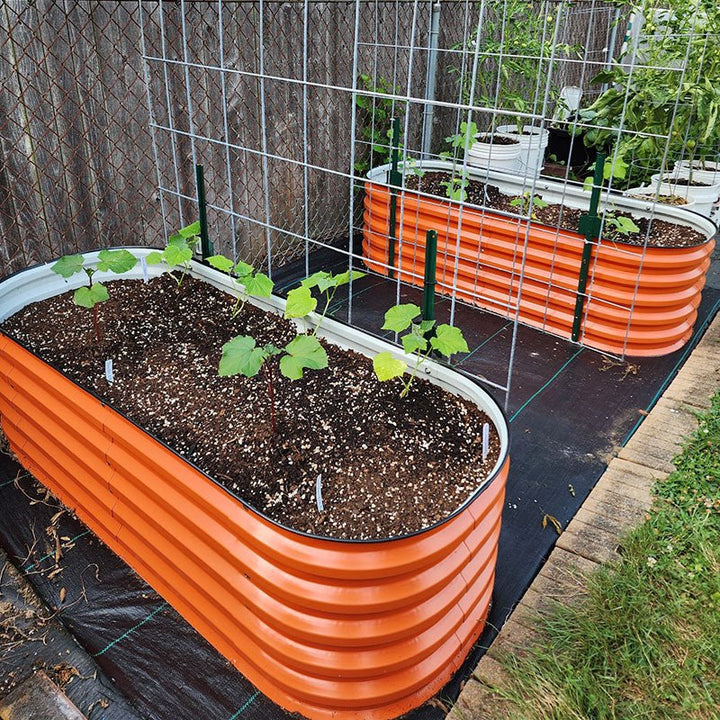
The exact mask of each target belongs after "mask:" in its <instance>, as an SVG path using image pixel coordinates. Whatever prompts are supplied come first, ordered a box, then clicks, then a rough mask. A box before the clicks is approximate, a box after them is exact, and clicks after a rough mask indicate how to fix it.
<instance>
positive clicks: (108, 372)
mask: <svg viewBox="0 0 720 720" xmlns="http://www.w3.org/2000/svg"><path fill="white" fill-rule="evenodd" d="M105 379H106V380H107V381H108V382H109V383H111V384H112V382H113V380H114V379H115V378H114V377H113V366H112V358H108V359H107V360H106V361H105Z"/></svg>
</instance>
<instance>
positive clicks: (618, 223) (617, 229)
mask: <svg viewBox="0 0 720 720" xmlns="http://www.w3.org/2000/svg"><path fill="white" fill-rule="evenodd" d="M638 232H640V228H639V227H638V226H637V225H636V224H635V222H634V221H633V220H632V218H629V217H627V216H625V215H618V214H617V213H616V212H615V211H614V210H606V211H605V232H604V235H605V237H606V238H607V239H608V240H622V239H623V238H625V237H627V236H628V235H631V234H632V233H638Z"/></svg>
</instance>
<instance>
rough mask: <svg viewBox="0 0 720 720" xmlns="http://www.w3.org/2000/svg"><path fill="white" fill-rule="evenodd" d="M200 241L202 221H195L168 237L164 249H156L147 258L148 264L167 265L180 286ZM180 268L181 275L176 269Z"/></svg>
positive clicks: (171, 275) (169, 273) (169, 272)
mask: <svg viewBox="0 0 720 720" xmlns="http://www.w3.org/2000/svg"><path fill="white" fill-rule="evenodd" d="M199 242H200V223H199V222H194V223H192V224H191V225H187V226H186V227H184V228H180V230H178V231H177V232H176V233H174V234H173V235H171V236H170V237H169V238H168V243H167V245H166V246H165V249H164V250H163V251H159V250H154V251H153V252H151V253H149V254H148V256H147V257H146V258H145V262H147V264H148V265H160V264H161V263H162V264H164V265H166V266H167V269H168V275H170V277H171V278H172V279H173V280H174V281H175V283H176V284H177V286H178V288H179V287H180V286H181V285H182V283H183V280H184V279H185V276H186V275H187V274H188V271H189V270H190V261H191V260H192V257H193V252H194V250H195V247H196V246H197V244H198V243H199ZM175 268H180V269H181V272H180V276H179V277H178V275H176V274H175V272H173V271H174V269H175Z"/></svg>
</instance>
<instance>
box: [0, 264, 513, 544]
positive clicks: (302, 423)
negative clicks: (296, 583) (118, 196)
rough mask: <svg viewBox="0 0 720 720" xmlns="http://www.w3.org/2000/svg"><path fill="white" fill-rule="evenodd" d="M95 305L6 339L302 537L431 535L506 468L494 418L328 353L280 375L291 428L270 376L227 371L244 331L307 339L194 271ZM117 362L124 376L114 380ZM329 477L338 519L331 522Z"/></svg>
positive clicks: (46, 315) (50, 306)
mask: <svg viewBox="0 0 720 720" xmlns="http://www.w3.org/2000/svg"><path fill="white" fill-rule="evenodd" d="M109 294H110V299H109V300H108V301H106V302H105V303H103V304H102V305H100V310H99V317H100V327H101V334H102V336H101V341H100V343H99V344H98V343H96V342H95V339H94V333H93V330H92V311H90V310H87V309H85V308H80V307H78V306H76V305H75V304H74V303H73V300H72V293H70V292H68V293H65V294H63V295H60V296H57V297H54V298H50V299H48V300H43V301H42V302H37V303H33V304H32V305H29V306H28V307H26V308H24V309H23V310H21V311H20V312H18V313H17V314H16V315H14V316H12V317H11V318H9V319H8V320H7V321H5V323H3V326H2V329H3V330H4V331H5V332H6V333H7V334H9V335H10V336H11V337H13V338H15V339H17V340H18V341H20V342H22V343H23V344H25V345H26V346H27V347H28V348H30V349H31V350H33V351H34V352H35V353H36V354H37V355H39V356H40V357H41V358H42V359H44V360H45V361H46V362H48V363H49V364H51V365H53V366H54V367H56V368H57V369H59V370H61V371H62V372H63V373H65V374H66V375H67V376H68V377H70V378H71V379H72V380H74V381H75V382H77V383H78V384H80V385H82V386H83V387H85V388H86V389H88V390H90V391H92V392H94V393H95V394H97V395H98V396H99V397H101V398H102V399H103V400H105V401H107V402H108V404H110V405H111V406H112V407H114V408H116V409H117V410H119V411H121V412H122V413H124V414H125V415H126V416H127V417H129V418H130V419H131V420H133V421H134V422H136V423H137V424H138V425H140V426H142V427H143V428H145V429H146V430H148V431H149V432H151V433H152V434H154V435H155V436H156V437H158V438H159V439H161V440H162V441H164V442H165V443H167V444H168V445H169V446H170V447H171V448H173V449H174V450H176V451H177V452H178V453H179V454H180V455H182V456H183V457H185V458H186V459H187V460H189V461H191V462H192V463H194V464H195V465H196V466H197V467H199V468H200V469H201V470H203V471H204V472H206V473H208V474H209V475H210V476H212V477H213V478H215V479H216V480H217V481H218V482H219V483H220V484H222V485H223V486H225V487H226V488H228V489H229V490H230V491H232V492H233V493H235V494H236V495H238V496H239V497H241V498H242V499H243V500H245V501H246V502H247V503H248V504H249V505H250V506H252V507H253V508H255V509H257V510H258V511H260V512H261V513H263V514H264V515H266V516H267V517H270V518H272V519H273V520H276V521H277V522H279V523H281V524H283V525H285V526H287V527H291V528H294V529H297V530H300V531H305V532H309V533H313V534H317V535H323V536H328V537H334V538H349V539H370V538H384V537H392V536H397V535H402V534H405V533H409V532H413V531H417V530H420V529H422V528H424V527H428V526H429V525H432V524H434V523H436V522H438V521H440V520H442V519H443V518H445V517H447V516H448V515H450V514H451V513H452V512H453V511H455V510H456V509H457V508H458V507H459V506H460V505H461V504H462V503H463V502H464V501H465V500H467V499H468V498H469V497H470V496H471V495H472V494H473V493H474V492H475V491H476V490H477V488H478V486H480V485H481V484H482V482H483V480H484V479H485V478H486V477H487V475H488V473H489V471H490V470H491V469H492V468H493V467H494V465H495V463H496V461H497V459H498V457H499V451H500V445H499V439H498V436H497V433H496V432H495V428H494V427H493V425H492V423H490V427H491V440H490V452H489V454H488V456H487V458H486V460H485V461H484V462H483V459H482V427H483V424H484V423H485V422H489V420H488V418H487V417H486V416H485V415H484V413H482V412H481V411H480V410H478V408H477V407H476V406H474V405H473V404H472V403H470V402H468V401H466V400H464V399H462V398H459V397H456V396H454V395H452V394H450V393H447V392H445V391H444V390H441V389H440V388H439V387H437V386H436V385H433V384H431V383H429V382H428V381H426V380H423V379H421V378H418V379H417V380H416V381H415V382H414V383H413V386H412V388H411V391H410V393H409V394H408V396H407V397H405V398H402V399H401V398H400V390H401V388H402V385H401V383H400V381H399V380H391V381H388V382H384V383H380V382H378V380H377V378H376V377H375V374H374V372H373V369H372V361H371V360H370V359H368V358H366V357H365V356H363V355H360V354H358V353H354V352H348V351H344V350H341V349H340V348H338V347H336V346H334V345H332V344H330V343H325V342H324V341H323V344H324V345H325V348H326V350H327V353H328V357H329V367H328V368H327V369H324V370H319V371H313V370H306V371H305V376H304V377H303V378H302V379H300V380H297V381H294V382H293V381H290V380H288V379H286V378H285V377H283V376H281V375H280V374H279V373H278V372H275V374H274V375H275V396H276V413H277V422H278V430H277V433H275V434H274V433H273V431H272V426H271V422H270V401H269V398H268V393H267V388H266V383H265V381H264V379H263V377H262V374H260V375H258V376H256V377H254V378H246V377H243V376H240V375H238V376H235V377H229V378H228V377H219V376H218V374H217V368H218V363H219V361H220V355H221V348H222V346H223V344H224V343H226V342H227V341H228V340H230V339H231V338H233V337H235V336H236V335H239V334H243V335H252V336H253V337H254V338H255V339H256V340H257V343H258V345H264V344H265V343H274V344H275V345H278V346H280V347H282V346H284V345H285V344H286V343H287V342H289V341H290V340H291V339H292V338H293V336H294V333H295V330H294V326H293V325H292V324H291V323H290V322H288V321H286V320H284V319H283V318H282V317H279V316H277V315H274V314H271V313H265V312H263V311H262V310H259V309H257V308H255V307H254V306H252V305H250V303H247V304H246V305H245V308H244V309H243V311H242V312H241V313H239V314H238V315H237V316H236V317H235V318H234V319H232V318H231V310H232V306H233V304H234V298H232V297H231V296H230V295H228V294H227V293H224V292H222V291H220V290H218V289H216V288H214V287H212V286H210V285H208V284H207V283H204V282H202V281H200V280H195V279H193V278H191V277H187V278H186V279H185V281H184V282H183V284H182V286H181V287H180V288H179V289H178V288H177V287H176V285H175V282H174V281H173V280H172V279H171V278H170V277H168V276H167V275H164V276H162V277H160V278H157V279H154V280H151V281H150V282H149V283H147V284H145V283H143V282H142V281H140V280H118V281H114V282H112V283H109ZM107 358H111V359H112V360H113V374H114V381H113V382H112V383H108V381H107V380H106V377H105V360H106V359H107ZM318 476H321V483H322V500H323V504H324V512H322V513H321V512H318V508H317V501H316V479H317V477H318Z"/></svg>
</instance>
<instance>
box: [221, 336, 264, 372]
mask: <svg viewBox="0 0 720 720" xmlns="http://www.w3.org/2000/svg"><path fill="white" fill-rule="evenodd" d="M264 360H265V353H264V352H263V349H262V348H259V347H257V344H256V342H255V338H253V337H250V336H249V335H238V336H237V337H234V338H233V339H232V340H229V341H228V342H226V343H225V344H224V345H223V347H222V357H221V358H220V367H219V369H218V375H220V376H221V377H228V376H230V375H238V374H240V375H245V377H255V375H257V374H258V373H259V372H260V368H261V367H262V364H263V361H264Z"/></svg>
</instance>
